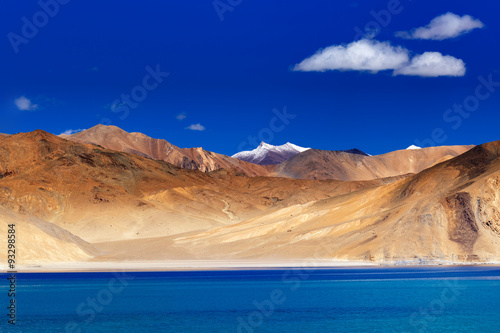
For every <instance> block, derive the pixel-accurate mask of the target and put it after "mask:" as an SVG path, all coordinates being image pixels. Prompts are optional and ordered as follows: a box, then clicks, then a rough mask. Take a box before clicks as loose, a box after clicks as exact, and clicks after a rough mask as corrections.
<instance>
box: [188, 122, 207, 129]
mask: <svg viewBox="0 0 500 333" xmlns="http://www.w3.org/2000/svg"><path fill="white" fill-rule="evenodd" d="M186 129H189V130H192V131H204V130H205V126H203V125H202V124H200V123H198V124H192V125H189V126H188V127H186Z"/></svg>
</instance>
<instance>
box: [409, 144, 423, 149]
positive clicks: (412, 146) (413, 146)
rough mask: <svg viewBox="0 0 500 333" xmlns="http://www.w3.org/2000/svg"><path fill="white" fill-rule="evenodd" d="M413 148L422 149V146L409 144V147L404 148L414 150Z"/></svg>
mask: <svg viewBox="0 0 500 333" xmlns="http://www.w3.org/2000/svg"><path fill="white" fill-rule="evenodd" d="M414 149H422V147H419V146H415V145H411V146H410V147H408V148H406V150H414Z"/></svg>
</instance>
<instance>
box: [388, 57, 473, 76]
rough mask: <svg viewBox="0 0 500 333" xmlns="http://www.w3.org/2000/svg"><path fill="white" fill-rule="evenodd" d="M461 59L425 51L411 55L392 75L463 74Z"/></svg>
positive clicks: (463, 68) (463, 67)
mask: <svg viewBox="0 0 500 333" xmlns="http://www.w3.org/2000/svg"><path fill="white" fill-rule="evenodd" d="M465 71H466V69H465V64H464V62H463V60H461V59H457V58H455V57H452V56H449V55H445V56H444V55H442V54H441V53H439V52H425V53H423V54H419V55H416V56H414V57H413V59H412V60H411V62H410V63H409V64H407V65H406V66H403V67H401V68H398V69H396V70H395V71H394V75H415V76H425V77H437V76H464V75H465Z"/></svg>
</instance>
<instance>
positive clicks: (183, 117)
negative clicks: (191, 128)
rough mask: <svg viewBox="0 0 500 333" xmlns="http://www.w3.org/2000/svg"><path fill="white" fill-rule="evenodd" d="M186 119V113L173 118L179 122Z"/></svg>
mask: <svg viewBox="0 0 500 333" xmlns="http://www.w3.org/2000/svg"><path fill="white" fill-rule="evenodd" d="M186 117H187V116H186V113H184V112H183V113H180V114H178V115H177V116H176V117H175V118H176V119H177V120H179V121H182V120H184V119H186Z"/></svg>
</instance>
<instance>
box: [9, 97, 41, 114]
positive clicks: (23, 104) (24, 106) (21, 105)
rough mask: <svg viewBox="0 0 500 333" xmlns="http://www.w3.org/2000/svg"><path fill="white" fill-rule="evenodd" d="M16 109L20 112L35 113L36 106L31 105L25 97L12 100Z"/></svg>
mask: <svg viewBox="0 0 500 333" xmlns="http://www.w3.org/2000/svg"><path fill="white" fill-rule="evenodd" d="M14 104H16V106H17V108H18V109H19V110H21V111H36V110H37V109H38V104H33V103H31V100H30V99H28V98H26V97H25V96H21V97H19V98H16V99H15V100H14Z"/></svg>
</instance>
